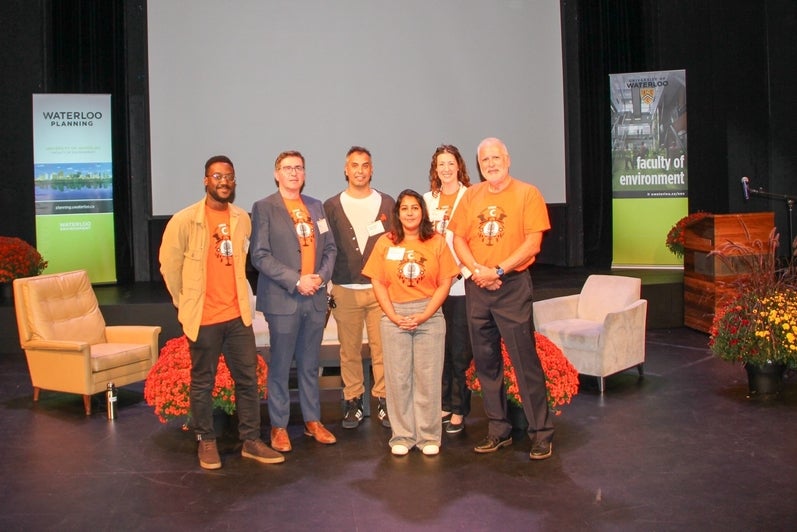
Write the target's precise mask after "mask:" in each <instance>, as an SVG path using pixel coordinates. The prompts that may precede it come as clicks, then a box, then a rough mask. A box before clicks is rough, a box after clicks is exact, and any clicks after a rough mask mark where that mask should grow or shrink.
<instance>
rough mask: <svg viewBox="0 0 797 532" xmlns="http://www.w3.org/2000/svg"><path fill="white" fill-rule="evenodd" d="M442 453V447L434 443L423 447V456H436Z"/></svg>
mask: <svg viewBox="0 0 797 532" xmlns="http://www.w3.org/2000/svg"><path fill="white" fill-rule="evenodd" d="M439 452H440V447H438V446H437V445H435V444H434V443H430V444H429V445H425V446H424V447H423V454H425V455H426V456H434V455H436V454H437V453H439Z"/></svg>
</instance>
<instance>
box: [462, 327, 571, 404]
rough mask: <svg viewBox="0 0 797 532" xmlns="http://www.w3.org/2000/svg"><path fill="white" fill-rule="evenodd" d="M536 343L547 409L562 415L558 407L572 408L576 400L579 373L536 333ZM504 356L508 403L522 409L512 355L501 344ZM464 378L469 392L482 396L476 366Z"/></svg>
mask: <svg viewBox="0 0 797 532" xmlns="http://www.w3.org/2000/svg"><path fill="white" fill-rule="evenodd" d="M534 340H535V341H536V343H537V355H538V356H539V357H540V363H541V364H542V369H543V371H544V372H545V387H546V391H547V396H548V407H549V408H550V409H551V411H552V412H553V413H554V414H555V415H557V416H558V415H560V414H561V413H562V411H561V410H560V409H559V408H558V407H559V406H563V405H566V404H569V403H570V401H571V400H572V399H573V396H575V395H576V394H578V372H577V371H576V368H575V367H573V364H571V363H570V361H569V360H567V358H565V355H564V353H562V350H561V349H559V347H557V346H556V344H554V343H553V342H551V341H550V340H549V339H548V338H546V337H545V336H543V335H541V334H540V333H538V332H535V333H534ZM501 356H502V358H503V362H504V388H505V390H506V397H507V399H508V400H509V402H511V403H514V404H516V405H518V406H520V405H521V402H522V401H521V398H520V389H519V388H518V383H517V376H516V375H515V368H514V367H513V366H512V361H511V360H510V358H509V352H508V351H507V350H506V345H505V344H504V341H503V340H501ZM465 377H466V381H467V383H468V388H470V389H471V390H473V391H474V392H476V393H481V390H482V388H481V383H479V378H478V377H477V376H476V366H475V364H474V363H473V362H471V363H470V367H469V368H468V370H467V372H466V374H465Z"/></svg>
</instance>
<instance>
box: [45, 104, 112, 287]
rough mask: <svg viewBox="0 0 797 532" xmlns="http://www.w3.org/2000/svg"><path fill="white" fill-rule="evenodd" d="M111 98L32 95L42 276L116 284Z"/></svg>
mask: <svg viewBox="0 0 797 532" xmlns="http://www.w3.org/2000/svg"><path fill="white" fill-rule="evenodd" d="M111 139H112V137H111V96H110V94H34V95H33V180H34V188H35V202H36V247H37V249H38V250H39V251H40V252H41V254H42V255H43V256H44V257H46V258H47V261H48V267H47V273H58V272H66V271H72V270H80V269H82V270H87V271H88V274H89V278H90V279H91V282H92V283H114V282H116V246H115V239H114V238H115V237H114V212H113V156H112V141H111Z"/></svg>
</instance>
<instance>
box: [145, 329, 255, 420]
mask: <svg viewBox="0 0 797 532" xmlns="http://www.w3.org/2000/svg"><path fill="white" fill-rule="evenodd" d="M267 376H268V368H267V366H266V362H265V361H264V360H263V357H261V356H260V355H258V356H257V389H258V394H259V396H260V397H262V398H263V399H265V398H266V396H267V390H266V377H267ZM190 387H191V353H190V351H189V348H188V338H186V337H185V336H180V337H179V338H172V339H171V340H169V341H167V342H166V344H164V346H163V348H161V350H160V354H159V356H158V361H157V362H156V363H155V365H154V366H152V369H150V371H149V374H147V380H146V381H145V383H144V399H145V400H146V401H147V404H148V405H150V406H152V407H154V408H155V415H156V416H158V419H159V420H160V422H161V423H166V422H167V421H168V420H170V419H175V418H181V417H183V418H189V417H190V409H189V407H190V398H189V390H190ZM213 407H214V408H217V409H219V410H220V411H222V412H225V413H226V414H228V415H232V414H233V413H235V382H234V381H233V379H232V375H230V370H229V368H228V367H227V364H226V362H225V360H224V355H221V357H220V358H219V365H218V367H217V368H216V382H215V385H214V387H213Z"/></svg>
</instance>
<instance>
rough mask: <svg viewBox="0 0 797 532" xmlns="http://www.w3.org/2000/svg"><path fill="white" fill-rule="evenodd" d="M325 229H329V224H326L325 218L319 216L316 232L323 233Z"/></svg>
mask: <svg viewBox="0 0 797 532" xmlns="http://www.w3.org/2000/svg"><path fill="white" fill-rule="evenodd" d="M327 231H329V226H328V225H327V219H326V218H321V219H320V220H318V232H319V233H321V234H322V235H323V234H324V233H326V232H327Z"/></svg>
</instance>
